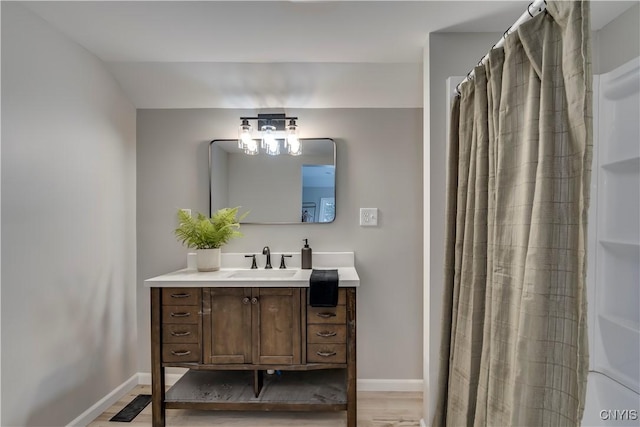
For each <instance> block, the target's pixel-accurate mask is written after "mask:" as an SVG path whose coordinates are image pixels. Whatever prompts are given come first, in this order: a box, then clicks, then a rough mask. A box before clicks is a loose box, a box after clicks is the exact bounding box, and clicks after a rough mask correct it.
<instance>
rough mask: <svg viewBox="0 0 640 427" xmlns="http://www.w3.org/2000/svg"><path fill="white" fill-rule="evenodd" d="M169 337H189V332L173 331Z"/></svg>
mask: <svg viewBox="0 0 640 427" xmlns="http://www.w3.org/2000/svg"><path fill="white" fill-rule="evenodd" d="M171 335H173V336H174V337H186V336H189V335H191V332H189V331H184V332H177V331H173V332H171Z"/></svg>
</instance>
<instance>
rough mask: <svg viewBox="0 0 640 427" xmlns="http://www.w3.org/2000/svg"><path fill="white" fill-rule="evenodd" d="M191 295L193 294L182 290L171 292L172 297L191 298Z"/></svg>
mask: <svg viewBox="0 0 640 427" xmlns="http://www.w3.org/2000/svg"><path fill="white" fill-rule="evenodd" d="M190 296H191V294H188V293H186V292H182V293H179V294H171V298H189V297H190Z"/></svg>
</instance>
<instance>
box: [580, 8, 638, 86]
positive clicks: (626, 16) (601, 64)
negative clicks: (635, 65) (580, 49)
mask: <svg viewBox="0 0 640 427" xmlns="http://www.w3.org/2000/svg"><path fill="white" fill-rule="evenodd" d="M592 44H593V73H594V74H604V73H608V72H609V71H611V70H613V69H615V68H617V67H619V66H620V65H622V64H624V63H627V62H629V61H630V60H632V59H634V58H637V57H638V56H640V3H638V2H636V5H635V6H634V7H632V8H630V9H629V10H627V11H626V12H625V13H623V14H622V15H620V16H618V17H617V18H616V19H614V20H613V21H611V22H610V23H608V24H607V25H605V26H604V27H603V28H602V29H601V30H600V31H597V32H596V33H595V35H594V37H593V43H592Z"/></svg>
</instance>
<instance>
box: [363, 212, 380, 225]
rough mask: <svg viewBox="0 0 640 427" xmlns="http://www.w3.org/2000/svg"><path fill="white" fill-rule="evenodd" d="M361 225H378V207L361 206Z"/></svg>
mask: <svg viewBox="0 0 640 427" xmlns="http://www.w3.org/2000/svg"><path fill="white" fill-rule="evenodd" d="M360 225H361V226H363V227H370V226H376V225H378V208H360Z"/></svg>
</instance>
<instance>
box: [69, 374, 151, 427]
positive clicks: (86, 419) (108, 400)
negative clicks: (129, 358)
mask: <svg viewBox="0 0 640 427" xmlns="http://www.w3.org/2000/svg"><path fill="white" fill-rule="evenodd" d="M137 385H138V374H135V375H132V376H131V378H129V379H128V380H126V381H125V382H123V383H122V384H120V385H119V386H118V387H116V388H114V389H113V390H112V391H111V392H110V393H109V394H107V395H106V396H105V397H103V398H102V399H100V400H98V401H97V402H96V403H94V404H93V405H92V406H91V407H90V408H89V409H87V410H86V411H84V412H83V413H82V414H80V415H79V416H78V417H76V419H74V420H73V421H71V422H70V423H69V424H67V427H80V426H82V427H84V426H86V425H88V424H89V423H90V422H92V421H93V420H95V419H96V418H98V416H100V415H102V413H103V412H104V411H106V410H107V409H109V408H110V407H111V405H113V404H114V403H116V402H117V401H118V400H120V399H121V398H122V396H124V395H125V394H127V393H128V392H130V391H131V390H132V389H133V388H134V387H135V386H137Z"/></svg>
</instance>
